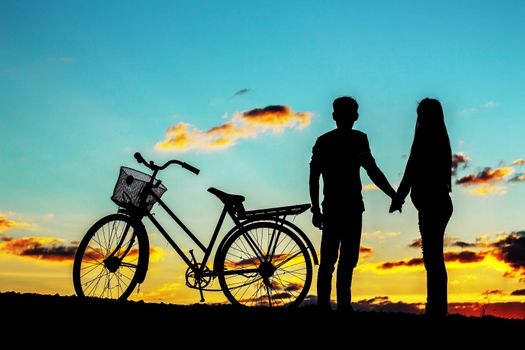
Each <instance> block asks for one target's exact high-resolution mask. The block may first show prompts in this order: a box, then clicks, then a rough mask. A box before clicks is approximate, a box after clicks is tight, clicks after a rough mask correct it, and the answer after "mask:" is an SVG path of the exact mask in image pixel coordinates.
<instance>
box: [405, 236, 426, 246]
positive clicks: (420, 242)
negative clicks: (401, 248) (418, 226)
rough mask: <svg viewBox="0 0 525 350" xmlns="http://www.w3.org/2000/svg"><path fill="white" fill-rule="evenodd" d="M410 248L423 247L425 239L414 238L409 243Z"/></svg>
mask: <svg viewBox="0 0 525 350" xmlns="http://www.w3.org/2000/svg"><path fill="white" fill-rule="evenodd" d="M408 246H409V247H410V248H421V247H422V246H423V241H422V240H421V238H417V239H414V240H413V241H412V243H410V244H409V245H408Z"/></svg>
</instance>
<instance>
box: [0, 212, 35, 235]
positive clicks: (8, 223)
mask: <svg viewBox="0 0 525 350" xmlns="http://www.w3.org/2000/svg"><path fill="white" fill-rule="evenodd" d="M24 226H29V224H28V223H25V222H21V221H14V220H9V219H7V218H6V217H5V216H4V214H2V213H0V232H5V231H7V230H9V229H12V228H15V227H24Z"/></svg>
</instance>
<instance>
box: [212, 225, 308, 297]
mask: <svg viewBox="0 0 525 350" xmlns="http://www.w3.org/2000/svg"><path fill="white" fill-rule="evenodd" d="M218 254H219V256H218V260H217V261H218V266H217V268H218V271H219V273H218V275H219V276H218V277H219V282H220V285H221V289H222V291H223V292H224V295H225V296H226V297H227V298H228V300H229V301H230V302H231V303H232V304H234V305H243V306H250V307H251V306H261V307H294V306H297V305H299V304H300V303H301V302H302V301H303V299H304V298H305V297H306V294H307V293H308V290H309V289H310V285H311V283H312V261H311V258H310V253H309V252H308V250H307V248H306V246H305V245H304V243H303V242H302V240H301V239H300V238H299V237H298V236H297V235H296V234H295V233H293V232H292V231H291V230H289V229H288V228H286V227H283V226H282V225H278V224H275V223H272V222H256V223H253V224H250V225H248V226H246V227H245V228H242V229H240V230H239V231H237V232H236V233H234V234H233V235H232V237H231V238H230V239H229V240H228V241H227V242H226V243H225V245H224V248H223V249H222V250H221V251H220V252H219V253H218Z"/></svg>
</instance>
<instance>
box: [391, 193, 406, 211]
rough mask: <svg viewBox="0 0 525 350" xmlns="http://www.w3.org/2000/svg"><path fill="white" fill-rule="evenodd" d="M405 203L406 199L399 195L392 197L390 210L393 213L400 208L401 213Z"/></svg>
mask: <svg viewBox="0 0 525 350" xmlns="http://www.w3.org/2000/svg"><path fill="white" fill-rule="evenodd" d="M403 203H405V201H404V200H403V199H401V198H400V197H398V196H394V197H392V203H391V204H390V209H389V210H388V212H389V213H393V212H395V211H397V210H399V212H400V213H401V209H402V208H403Z"/></svg>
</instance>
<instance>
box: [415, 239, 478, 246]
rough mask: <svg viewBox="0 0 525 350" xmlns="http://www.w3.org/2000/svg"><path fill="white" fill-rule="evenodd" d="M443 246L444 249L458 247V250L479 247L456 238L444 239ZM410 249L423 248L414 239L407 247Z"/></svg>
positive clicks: (417, 240)
mask: <svg viewBox="0 0 525 350" xmlns="http://www.w3.org/2000/svg"><path fill="white" fill-rule="evenodd" d="M443 245H444V246H445V247H458V248H473V247H479V244H478V243H468V242H463V241H459V240H457V239H456V238H453V237H445V241H444V242H443ZM408 246H409V247H410V248H421V247H422V246H423V242H422V241H421V238H418V239H414V240H413V241H412V243H410V244H409V245H408Z"/></svg>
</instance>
